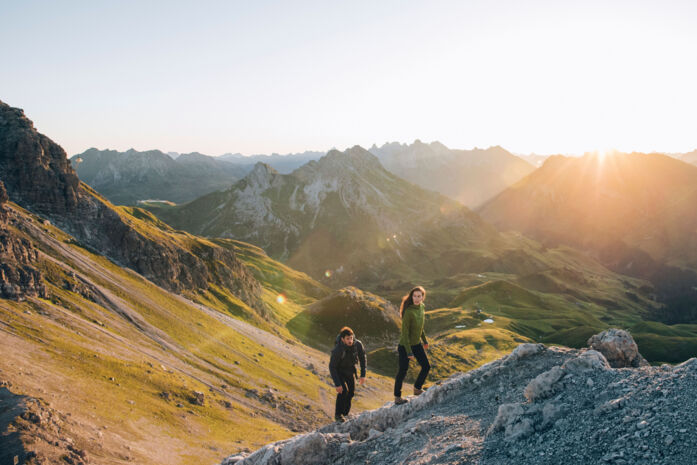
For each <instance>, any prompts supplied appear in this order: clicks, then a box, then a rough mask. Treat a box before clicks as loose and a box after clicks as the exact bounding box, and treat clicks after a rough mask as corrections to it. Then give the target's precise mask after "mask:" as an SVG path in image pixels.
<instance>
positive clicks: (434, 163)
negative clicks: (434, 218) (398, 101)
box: [369, 140, 535, 208]
mask: <svg viewBox="0 0 697 465" xmlns="http://www.w3.org/2000/svg"><path fill="white" fill-rule="evenodd" d="M369 150H370V152H371V153H373V154H374V155H376V156H377V157H378V158H379V159H380V162H381V163H382V164H383V166H384V167H385V168H387V169H388V170H389V171H391V172H392V173H394V174H396V175H397V176H399V177H400V178H403V179H406V180H408V181H410V182H412V183H414V184H416V185H418V186H421V187H423V188H424V189H430V190H434V191H437V192H440V193H441V194H443V195H447V196H448V197H450V198H452V199H455V200H457V201H459V202H460V203H462V204H463V205H466V206H467V207H469V208H476V207H478V206H479V205H481V204H482V203H484V202H485V201H487V200H489V199H490V198H492V197H493V196H495V195H496V194H498V193H499V192H501V191H503V190H504V189H505V188H507V187H509V186H511V185H513V184H514V183H516V182H517V181H519V180H520V179H521V178H523V177H524V176H526V175H527V174H529V173H530V172H531V171H533V170H534V169H535V167H534V166H533V165H531V164H529V163H528V162H526V161H524V160H522V159H520V158H518V157H516V156H515V155H513V154H511V153H510V152H508V151H506V150H505V149H503V148H501V147H489V148H488V149H474V150H453V149H449V148H448V147H446V146H445V145H443V144H441V143H440V142H432V143H430V144H425V143H423V142H421V141H419V140H416V141H415V142H414V143H413V144H411V145H407V144H400V143H398V142H392V143H389V144H385V145H383V146H382V147H377V146H375V145H373V146H372V147H371V148H370V149H369Z"/></svg>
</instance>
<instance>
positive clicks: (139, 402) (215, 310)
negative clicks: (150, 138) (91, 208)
mask: <svg viewBox="0 0 697 465" xmlns="http://www.w3.org/2000/svg"><path fill="white" fill-rule="evenodd" d="M12 208H13V211H14V212H15V213H14V215H15V218H17V221H16V222H15V223H14V226H12V233H13V234H16V235H18V236H20V237H23V238H25V239H26V240H28V241H31V242H32V243H33V244H35V246H36V247H37V248H38V249H39V250H40V251H41V255H40V256H41V258H40V260H39V262H38V263H37V264H36V266H37V268H38V269H39V270H40V271H41V272H42V274H43V276H44V280H45V281H46V285H47V287H48V294H49V296H50V297H49V298H48V299H41V298H37V297H29V298H27V299H26V300H25V301H22V302H16V301H11V300H0V321H2V323H3V324H2V326H1V327H0V331H1V333H0V335H1V337H0V345H1V348H0V350H1V351H2V353H3V357H2V360H0V370H1V371H0V377H1V378H2V381H4V382H6V383H9V385H10V386H12V390H13V392H15V393H19V394H22V395H24V396H29V397H35V398H42V399H44V400H45V401H46V402H48V403H49V404H50V406H51V408H54V409H56V410H57V411H59V412H62V413H70V418H72V424H71V426H69V427H68V426H66V431H65V435H66V436H70V437H74V438H75V440H76V441H78V442H79V444H78V445H79V447H80V448H81V449H83V450H85V451H86V453H87V454H88V456H89V457H91V458H93V459H94V460H95V461H97V462H99V463H118V462H119V461H121V460H125V458H124V457H126V456H128V457H130V460H131V461H134V462H136V463H144V464H159V463H161V464H165V463H167V464H172V463H192V460H193V461H195V462H197V463H198V462H200V461H205V462H211V463H212V462H215V461H217V460H220V459H221V458H222V457H224V456H226V455H229V454H230V453H231V452H234V451H236V450H240V449H242V448H246V447H250V448H251V447H258V446H260V445H261V444H265V443H267V442H269V441H274V440H277V439H281V438H284V437H287V436H289V435H291V434H292V432H293V431H297V430H304V429H308V428H311V427H314V426H317V425H318V424H321V423H323V422H326V421H328V420H329V418H330V415H332V414H333V397H334V394H335V393H334V391H333V389H332V387H331V385H330V382H329V380H328V374H327V373H325V371H326V370H325V369H324V366H325V364H326V361H327V356H326V354H323V353H320V352H317V351H315V350H312V349H309V348H307V347H305V346H304V345H302V344H300V343H299V342H298V341H297V339H295V338H294V337H293V335H292V334H291V333H290V332H289V331H288V330H287V329H285V327H284V324H283V322H284V321H287V320H289V319H290V318H292V317H293V316H294V315H296V314H297V313H298V312H299V311H301V310H302V308H303V305H305V304H308V303H311V302H314V301H315V300H316V298H317V297H319V296H321V295H324V294H325V293H326V288H324V287H323V286H322V285H320V284H318V283H315V282H313V281H312V280H311V279H310V278H309V277H307V276H305V275H302V274H301V273H298V272H295V271H292V270H290V269H288V268H286V267H285V266H283V265H281V264H278V263H277V262H273V261H271V260H270V259H268V258H267V257H265V256H264V255H263V254H262V253H261V252H260V251H259V250H258V249H256V248H254V247H252V246H246V245H244V244H241V243H232V242H230V243H225V244H224V245H225V246H229V247H231V248H233V249H235V250H236V251H237V252H238V253H240V255H241V256H244V257H245V260H247V263H248V264H249V266H250V267H251V268H253V269H254V270H255V271H254V273H255V274H256V276H257V277H258V278H259V279H260V280H261V283H262V287H263V294H262V295H263V298H264V299H265V301H266V303H267V304H268V306H269V308H270V309H271V314H270V315H269V317H268V318H266V319H265V318H262V317H261V316H259V315H258V313H257V312H255V311H253V310H252V309H251V308H249V307H247V306H246V305H245V304H244V302H242V301H240V300H239V299H235V298H234V297H233V294H232V292H231V291H230V290H224V289H217V290H216V289H215V288H212V289H210V290H209V291H206V292H203V293H201V294H199V295H191V296H189V297H191V298H192V299H193V300H195V301H196V302H194V301H192V300H189V299H187V298H185V297H182V296H178V295H175V294H172V293H169V292H167V291H164V290H163V289H162V288H160V287H158V286H155V285H154V284H152V283H150V282H149V281H147V280H145V279H143V278H142V277H141V276H139V275H137V274H136V273H134V272H132V271H129V270H126V269H123V268H121V267H119V266H117V265H116V264H114V263H112V262H111V261H109V260H107V259H106V258H104V257H102V256H100V255H97V254H94V253H92V252H90V251H89V250H88V249H86V248H84V247H82V246H80V245H79V244H78V243H77V242H76V241H75V240H74V239H73V238H72V237H70V236H68V235H66V234H64V233H63V232H61V231H60V230H58V229H56V228H54V227H53V226H51V225H49V224H47V223H44V222H43V221H41V220H40V219H38V218H37V217H34V216H33V215H31V214H30V213H28V212H26V211H23V210H21V209H20V208H19V207H16V206H13V207H12ZM137 213H138V212H136V214H137ZM123 214H124V215H127V214H128V211H127V210H123ZM149 220H151V219H149ZM149 220H148V221H149ZM132 221H134V222H135V223H137V222H138V221H139V220H137V219H135V218H132ZM139 227H143V228H148V227H151V226H149V225H148V222H147V221H146V222H142V223H140V225H139ZM149 233H151V234H154V233H155V231H149ZM177 240H179V241H182V243H184V242H185V241H187V240H188V241H191V242H190V246H191V247H197V246H205V245H206V243H205V241H203V240H199V239H196V238H193V237H191V236H188V235H181V236H179V237H178V238H177ZM279 293H284V294H285V295H286V296H287V300H285V301H283V302H280V301H278V300H277V299H276V297H277V295H278V294H279ZM250 323H251V324H250ZM315 367H321V368H319V369H318V368H315ZM388 390H389V383H385V382H384V381H383V380H382V379H381V378H380V377H376V376H371V382H370V384H369V385H368V386H367V387H366V388H364V389H363V390H362V393H361V394H360V395H359V397H358V398H357V408H369V407H374V406H377V405H379V404H381V403H382V400H383V397H382V395H381V394H379V393H382V392H388ZM196 392H200V393H202V394H203V398H202V400H198V399H197V396H199V395H197V394H196ZM199 399H200V396H199ZM96 437H100V438H101V439H100V440H99V441H97V440H94V439H90V438H96ZM152 444H158V447H157V448H153V447H152ZM49 446H50V445H47V446H46V447H49ZM162 446H165V447H162ZM56 453H57V454H58V452H56ZM57 457H59V455H58V456H57Z"/></svg>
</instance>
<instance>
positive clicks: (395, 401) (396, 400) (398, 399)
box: [394, 397, 409, 405]
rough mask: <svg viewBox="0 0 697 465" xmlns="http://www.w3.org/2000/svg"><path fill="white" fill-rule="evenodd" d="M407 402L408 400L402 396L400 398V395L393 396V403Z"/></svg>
mask: <svg viewBox="0 0 697 465" xmlns="http://www.w3.org/2000/svg"><path fill="white" fill-rule="evenodd" d="M407 402H409V401H408V400H406V399H404V398H402V397H395V398H394V404H395V405H402V404H406V403H407Z"/></svg>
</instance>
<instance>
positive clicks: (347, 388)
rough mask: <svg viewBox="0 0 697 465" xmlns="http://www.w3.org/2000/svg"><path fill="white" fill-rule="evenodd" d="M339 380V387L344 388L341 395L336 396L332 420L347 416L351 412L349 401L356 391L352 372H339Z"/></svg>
mask: <svg viewBox="0 0 697 465" xmlns="http://www.w3.org/2000/svg"><path fill="white" fill-rule="evenodd" d="M339 378H341V387H343V388H344V390H343V391H341V394H338V393H337V395H336V406H335V407H334V418H336V417H338V416H339V415H344V416H346V415H348V414H349V411H350V410H351V399H353V394H354V393H355V391H356V379H355V378H354V372H353V371H352V372H350V373H349V372H339Z"/></svg>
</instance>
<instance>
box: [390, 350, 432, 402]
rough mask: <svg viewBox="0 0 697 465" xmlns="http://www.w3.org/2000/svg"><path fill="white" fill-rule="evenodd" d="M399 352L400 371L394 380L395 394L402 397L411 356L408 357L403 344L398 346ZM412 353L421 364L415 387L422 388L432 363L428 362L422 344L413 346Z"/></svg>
mask: <svg viewBox="0 0 697 465" xmlns="http://www.w3.org/2000/svg"><path fill="white" fill-rule="evenodd" d="M397 352H399V371H398V372H397V376H396V377H395V380H394V396H395V397H402V383H403V382H404V378H405V377H406V376H407V370H409V357H407V349H405V348H404V346H403V345H399V346H397ZM411 353H412V354H414V358H416V361H417V362H419V365H421V371H420V372H419V376H417V377H416V382H414V387H415V388H416V389H421V388H422V387H423V385H424V382H425V381H426V376H428V371H429V370H430V369H431V364H430V363H428V357H426V351H425V350H424V346H422V345H421V344H417V345H415V346H411Z"/></svg>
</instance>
